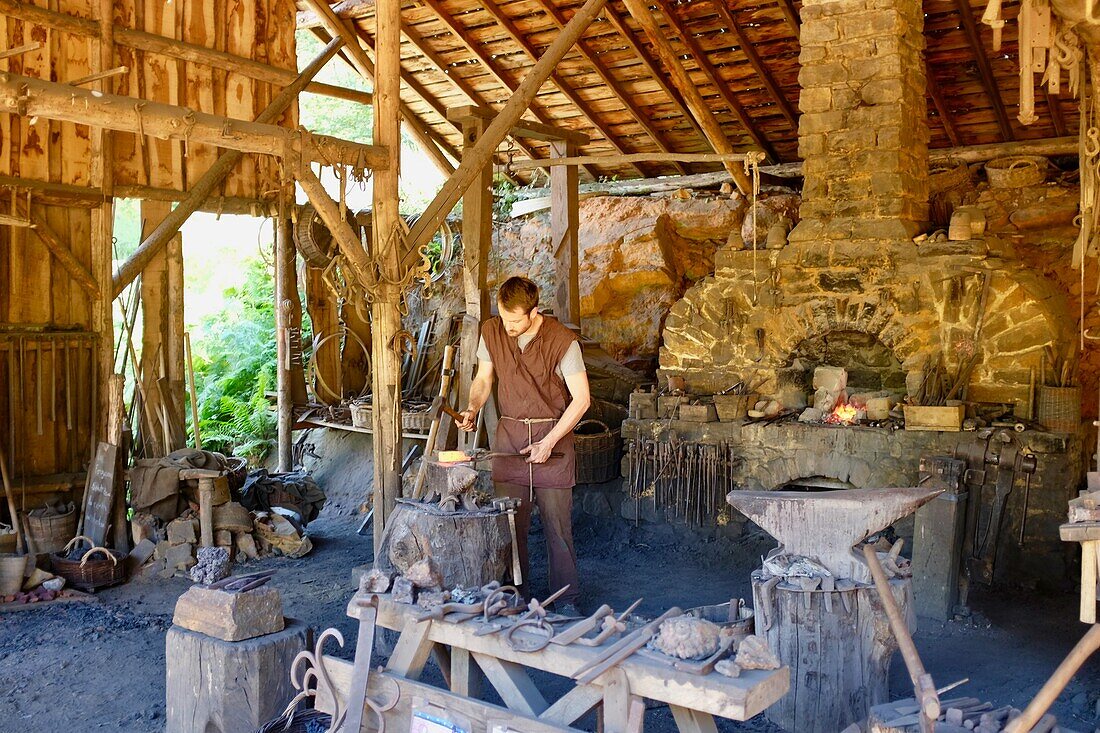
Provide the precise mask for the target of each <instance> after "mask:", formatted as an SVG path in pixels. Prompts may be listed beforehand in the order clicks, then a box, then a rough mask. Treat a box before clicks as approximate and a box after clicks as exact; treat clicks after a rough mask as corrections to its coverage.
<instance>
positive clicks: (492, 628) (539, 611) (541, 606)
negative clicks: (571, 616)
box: [474, 585, 569, 636]
mask: <svg viewBox="0 0 1100 733" xmlns="http://www.w3.org/2000/svg"><path fill="white" fill-rule="evenodd" d="M505 587H507V586H505ZM502 590H503V589H502ZM567 590H569V586H568V585H564V586H562V587H561V588H559V589H558V590H557V591H555V592H554V593H553V594H552V595H551V596H550V597H549V598H547V599H546V600H545V601H542V602H541V603H540V602H539V600H538V599H537V598H532V599H531V601H530V603H528V604H527V612H526V613H525V614H523V615H522V616H520V617H519V618H518V619H516V620H515V621H514V622H513V623H512V624H511V625H516V624H520V623H523V622H524V621H527V620H528V619H532V618H534V617H535V616H541V617H545V616H546V606H549V605H550V604H551V603H553V602H554V601H556V600H558V598H560V597H561V595H562V594H563V593H565V591H567ZM517 595H518V591H517ZM486 601H488V599H486ZM502 615H503V614H502ZM508 625H509V624H507V623H496V624H493V623H490V622H489V619H488V617H487V618H486V620H485V623H483V624H482V625H481V627H480V628H479V629H478V630H477V631H475V632H474V636H488V635H489V634H495V633H497V632H498V631H503V630H504V629H505V627H506V626H508Z"/></svg>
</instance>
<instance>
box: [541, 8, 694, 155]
mask: <svg viewBox="0 0 1100 733" xmlns="http://www.w3.org/2000/svg"><path fill="white" fill-rule="evenodd" d="M538 2H539V5H540V6H541V7H542V8H543V9H544V10H545V11H546V12H547V14H548V15H549V16H550V17H551V18H552V19H553V20H554V23H555V24H556V25H557V26H558V29H559V30H560V29H562V28H564V27H565V23H566V19H565V15H564V14H563V13H562V12H561V10H559V9H558V8H557V7H555V5H554V0H538ZM577 50H578V51H580V54H581V56H584V58H585V60H586V61H588V63H589V64H591V65H592V68H593V69H595V70H596V73H597V74H599V76H600V78H601V79H603V81H604V83H605V84H607V88H608V89H610V90H611V92H612V93H613V94H614V95H615V96H616V97H618V99H619V101H620V102H622V104H623V106H624V107H626V108H627V110H628V111H629V112H630V114H631V115H633V116H634V119H635V120H636V121H637V122H638V124H639V125H641V127H642V129H643V130H645V131H646V133H647V134H648V135H649V137H650V138H652V139H653V142H654V144H655V145H656V146H657V148H658V149H659V150H660V151H661V152H662V153H671V152H673V150H672V147H671V146H670V145H669V143H668V140H667V139H666V137H665V135H664V134H663V133H662V132H661V131H660V130H658V129H657V127H656V126H655V125H654V124H653V123H652V122H651V121H650V119H649V116H648V115H647V114H646V113H645V112H643V111H642V110H641V109H640V108H639V107H638V105H637V104H635V103H634V100H633V99H632V98H631V97H630V95H629V94H627V93H626V92H624V91H623V90H622V87H621V86H619V82H618V80H617V79H615V77H614V76H612V75H611V71H610V70H609V69H608V68H607V66H605V65H604V63H603V62H602V61H600V58H599V56H597V55H596V54H595V53H594V52H593V51H592V49H591V48H590V47H589V45H588V44H587V43H586V42H585V40H584V39H583V38H581V39H579V40H578V41H577ZM673 166H674V167H675V168H676V170H677V171H678V172H679V173H680V174H681V175H685V174H687V168H685V167H684V166H683V165H682V164H681V163H680V162H679V161H677V162H675V163H674V164H673Z"/></svg>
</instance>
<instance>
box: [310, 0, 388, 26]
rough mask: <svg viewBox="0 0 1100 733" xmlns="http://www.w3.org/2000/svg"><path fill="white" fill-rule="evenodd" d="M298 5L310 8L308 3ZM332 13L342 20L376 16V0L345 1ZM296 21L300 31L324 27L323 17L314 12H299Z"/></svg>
mask: <svg viewBox="0 0 1100 733" xmlns="http://www.w3.org/2000/svg"><path fill="white" fill-rule="evenodd" d="M296 5H297V6H298V7H302V6H303V5H305V6H308V3H305V2H298V3H296ZM332 12H333V14H335V15H336V17H337V18H339V19H340V20H358V19H359V18H365V17H367V16H368V15H374V0H343V2H339V3H336V4H335V5H333V6H332ZM296 20H297V28H298V30H310V29H313V28H320V27H321V26H322V25H323V23H322V22H321V16H319V15H318V14H317V13H316V12H314V11H313V10H299V11H298V13H297V18H296Z"/></svg>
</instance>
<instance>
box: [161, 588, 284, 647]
mask: <svg viewBox="0 0 1100 733" xmlns="http://www.w3.org/2000/svg"><path fill="white" fill-rule="evenodd" d="M172 623H174V624H175V625H176V626H180V627H182V628H185V629H189V630H191V631H197V632H199V633H200V634H206V635H207V636H212V637H214V638H215V639H221V640H222V641H242V640H244V639H251V638H253V637H257V636H263V635H264V634H272V633H275V632H276V631H282V629H283V625H284V624H283V601H282V598H281V597H280V596H279V590H278V589H277V588H273V587H272V586H270V585H264V586H261V587H259V588H256V589H255V590H250V591H244V592H242V593H228V592H226V591H223V590H211V589H210V588H202V587H200V586H192V587H191V588H188V589H187V591H186V592H185V593H184V594H183V595H182V596H180V598H179V600H178V601H176V611H175V614H174V615H173V616H172Z"/></svg>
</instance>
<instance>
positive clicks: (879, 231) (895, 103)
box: [790, 0, 928, 254]
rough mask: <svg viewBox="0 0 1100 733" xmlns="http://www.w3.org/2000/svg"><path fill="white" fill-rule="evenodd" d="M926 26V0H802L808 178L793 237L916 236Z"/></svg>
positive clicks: (803, 149)
mask: <svg viewBox="0 0 1100 733" xmlns="http://www.w3.org/2000/svg"><path fill="white" fill-rule="evenodd" d="M923 29H924V14H923V9H922V6H921V2H920V0H804V2H803V3H802V32H801V43H802V52H801V54H800V56H799V61H800V62H801V64H802V70H801V72H800V73H799V82H800V84H801V86H802V94H801V97H800V98H799V107H800V108H801V110H802V117H801V119H800V121H799V127H798V151H799V154H800V156H801V157H802V159H803V174H804V176H805V185H804V187H803V194H802V195H803V198H802V208H801V214H800V218H801V222H800V223H799V225H798V226H797V227H796V228H795V230H794V231H792V232H791V236H790V241H791V242H792V243H816V244H818V245H825V244H826V242H827V241H828V242H831V246H830V250H835V251H841V250H843V249H845V248H846V244H847V243H848V242H849V241H850V242H852V243H855V242H858V241H860V240H879V241H882V240H897V241H901V240H909V239H910V238H911V237H913V236H914V235H915V234H917V233H918V232H919V231H920V229H921V227H922V224H923V222H925V221H926V220H927V218H928V129H927V125H926V123H925V116H926V112H927V103H926V101H925V99H926V98H925V73H924V70H925V64H924V58H923V56H922V51H923V49H924V35H923ZM858 249H861V248H858ZM849 254H850V253H849Z"/></svg>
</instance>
